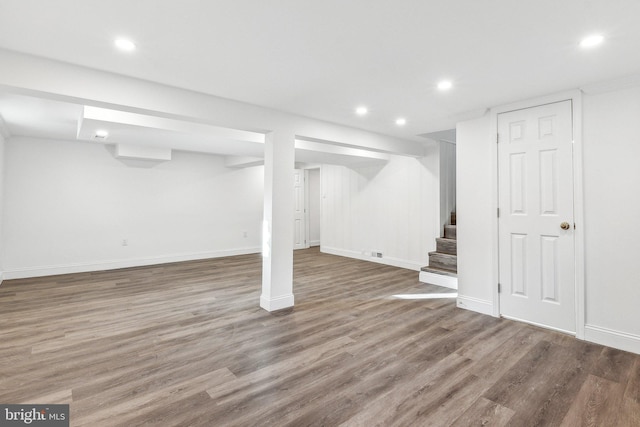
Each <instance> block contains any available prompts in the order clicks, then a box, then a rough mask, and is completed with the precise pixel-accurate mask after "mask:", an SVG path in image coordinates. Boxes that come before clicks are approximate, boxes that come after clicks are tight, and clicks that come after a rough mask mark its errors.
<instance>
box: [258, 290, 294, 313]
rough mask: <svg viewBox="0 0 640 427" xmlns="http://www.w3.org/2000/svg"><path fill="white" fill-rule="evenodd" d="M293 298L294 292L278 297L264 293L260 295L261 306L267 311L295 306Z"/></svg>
mask: <svg viewBox="0 0 640 427" xmlns="http://www.w3.org/2000/svg"><path fill="white" fill-rule="evenodd" d="M293 300H294V298H293V294H289V295H283V296H280V297H276V298H267V297H265V296H264V295H260V307H262V308H264V309H265V310H267V311H276V310H282V309H283V308H289V307H293Z"/></svg>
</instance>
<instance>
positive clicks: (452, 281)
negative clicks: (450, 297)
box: [418, 271, 458, 289]
mask: <svg viewBox="0 0 640 427" xmlns="http://www.w3.org/2000/svg"><path fill="white" fill-rule="evenodd" d="M418 280H419V281H421V282H422V283H429V284H431V285H438V286H444V287H445V288H449V289H458V278H457V277H451V276H446V275H444V274H435V273H429V272H428V271H421V272H420V276H418Z"/></svg>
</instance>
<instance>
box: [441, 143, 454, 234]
mask: <svg viewBox="0 0 640 427" xmlns="http://www.w3.org/2000/svg"><path fill="white" fill-rule="evenodd" d="M439 145H440V225H441V227H442V226H444V225H445V224H450V223H451V212H455V210H456V191H457V189H456V145H455V144H451V143H448V142H439ZM443 231H444V229H443Z"/></svg>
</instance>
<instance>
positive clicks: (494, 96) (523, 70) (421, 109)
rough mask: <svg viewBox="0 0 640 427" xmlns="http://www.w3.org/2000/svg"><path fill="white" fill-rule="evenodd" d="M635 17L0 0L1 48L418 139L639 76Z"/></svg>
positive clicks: (606, 2) (554, 8)
mask: <svg viewBox="0 0 640 427" xmlns="http://www.w3.org/2000/svg"><path fill="white" fill-rule="evenodd" d="M639 16H640V1H638V0H536V1H523V0H519V1H518V0H485V1H480V0H440V1H435V0H395V1H391V0H348V1H345V0H323V1H302V0H280V1H264V0H233V1H228V0H225V1H221V0H208V1H204V0H181V1H175V0H135V1H131V0H126V1H124V0H109V1H104V0H83V1H77V0H56V1H51V0H0V48H5V49H10V50H15V51H19V52H24V53H29V54H33V55H38V56H43V57H47V58H52V59H56V60H61V61H65V62H69V63H73V64H78V65H82V66H87V67H92V68H96V69H101V70H105V71H110V72H114V73H119V74H123V75H128V76H134V77H138V78H142V79H146V80H150V81H154V82H159V83H164V84H168V85H173V86H177V87H182V88H186V89H190V90H195V91H199V92H204V93H208V94H213V95H217V96H221V97H225V98H230V99H236V100H241V101H245V102H249V103H252V104H257V105H261V106H265V107H270V108H274V109H278V110H282V111H287V112H292V113H296V114H301V115H304V116H309V117H313V118H318V119H323V120H328V121H331V122H334V123H340V124H344V125H349V126H353V127H357V128H362V129H367V130H371V131H374V132H378V133H382V134H387V135H393V136H396V137H401V138H406V139H412V140H420V137H418V136H417V135H421V134H425V133H430V132H436V131H441V130H446V129H451V128H453V127H454V125H455V122H456V121H457V120H459V119H460V118H462V117H468V116H470V115H474V114H477V113H479V112H482V111H484V110H485V109H486V108H488V107H492V106H496V105H500V104H504V103H508V102H512V101H516V100H520V99H525V98H527V97H533V96H538V95H543V94H548V93H553V92H557V91H561V90H566V89H573V88H577V87H581V86H583V85H586V84H589V83H594V82H599V81H605V80H609V79H615V78H620V77H624V76H629V75H633V74H637V73H640V54H638V52H640V25H638V17H639ZM594 32H600V33H602V34H604V36H605V37H606V40H605V43H604V44H603V45H602V46H600V47H598V48H596V49H592V50H582V49H580V48H579V47H578V42H579V41H580V39H581V38H582V37H583V36H585V35H588V34H590V33H594ZM117 36H127V37H130V38H131V39H133V40H134V41H135V42H136V43H137V46H138V49H137V51H136V52H135V53H133V54H125V53H122V52H118V51H116V50H115V49H114V48H113V39H114V38H115V37H117ZM443 78H448V79H451V80H452V81H453V82H454V88H453V89H452V90H450V91H448V92H446V93H443V92H439V91H438V90H437V89H436V88H435V85H436V84H437V82H438V81H439V80H441V79H443ZM358 105H366V106H367V107H368V108H369V110H370V113H369V114H368V115H367V116H365V117H358V116H356V115H355V114H354V109H355V107H356V106H358ZM61 115H64V114H62V113H61ZM399 116H403V117H406V119H407V124H406V126H404V127H398V126H396V125H395V124H394V120H395V119H396V118H397V117H399ZM62 119H64V117H61V120H62ZM7 121H9V120H7Z"/></svg>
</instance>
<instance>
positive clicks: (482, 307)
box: [456, 295, 493, 316]
mask: <svg viewBox="0 0 640 427" xmlns="http://www.w3.org/2000/svg"><path fill="white" fill-rule="evenodd" d="M456 305H457V306H458V308H462V309H465V310H470V311H475V312H477V313H482V314H488V315H489V316H491V315H493V304H491V301H487V300H483V299H479V298H473V297H466V296H464V295H458V298H457V300H456Z"/></svg>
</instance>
